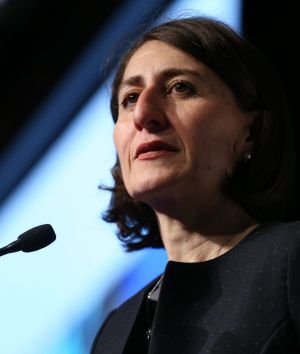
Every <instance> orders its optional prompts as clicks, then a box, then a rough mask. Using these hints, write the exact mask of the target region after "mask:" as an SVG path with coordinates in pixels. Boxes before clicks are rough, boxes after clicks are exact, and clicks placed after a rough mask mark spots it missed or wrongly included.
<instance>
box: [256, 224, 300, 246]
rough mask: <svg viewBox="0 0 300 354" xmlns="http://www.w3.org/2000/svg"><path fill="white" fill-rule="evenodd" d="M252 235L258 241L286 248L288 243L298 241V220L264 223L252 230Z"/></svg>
mask: <svg viewBox="0 0 300 354" xmlns="http://www.w3.org/2000/svg"><path fill="white" fill-rule="evenodd" d="M253 236H254V237H253V239H254V240H256V241H258V242H259V243H262V242H264V243H266V244H268V243H269V244H270V245H271V244H272V245H273V246H274V247H282V246H284V247H283V248H285V249H287V248H288V247H289V245H291V244H294V243H297V242H298V243H299V242H300V221H299V220H296V221H290V222H277V221H275V222H268V223H264V224H262V225H260V226H258V227H257V228H256V229H255V230H254V232H253Z"/></svg>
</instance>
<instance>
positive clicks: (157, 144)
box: [134, 140, 178, 159]
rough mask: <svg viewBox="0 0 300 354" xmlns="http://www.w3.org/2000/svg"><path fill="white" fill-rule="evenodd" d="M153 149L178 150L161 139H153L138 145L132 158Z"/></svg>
mask: <svg viewBox="0 0 300 354" xmlns="http://www.w3.org/2000/svg"><path fill="white" fill-rule="evenodd" d="M154 151H178V149H177V148H175V147H174V146H172V145H170V144H167V143H165V142H163V141H159V140H155V141H151V142H147V143H143V144H141V145H139V146H138V148H137V150H136V153H135V157H134V158H135V159H137V158H138V157H139V156H140V155H142V154H146V153H149V152H154Z"/></svg>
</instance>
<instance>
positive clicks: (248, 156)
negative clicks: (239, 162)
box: [243, 152, 252, 162]
mask: <svg viewBox="0 0 300 354" xmlns="http://www.w3.org/2000/svg"><path fill="white" fill-rule="evenodd" d="M251 158H252V155H251V153H250V152H246V153H245V154H244V156H243V161H244V162H248V161H249V160H250V159H251Z"/></svg>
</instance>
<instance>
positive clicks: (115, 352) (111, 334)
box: [91, 277, 159, 354]
mask: <svg viewBox="0 0 300 354" xmlns="http://www.w3.org/2000/svg"><path fill="white" fill-rule="evenodd" d="M158 279H159V277H157V278H156V279H154V280H153V281H152V282H151V283H149V284H148V285H147V286H145V287H144V288H143V289H142V290H140V291H139V292H138V293H137V294H136V295H134V296H133V297H131V298H130V299H128V300H127V301H125V302H124V303H123V304H122V305H121V306H120V307H118V308H117V309H115V310H113V311H112V312H111V313H110V315H109V316H108V317H107V319H106V321H105V322H104V324H103V325H102V327H101V329H100V331H99V333H98V335H97V337H96V339H95V341H94V344H93V347H92V351H91V354H121V353H123V352H124V349H125V346H126V343H127V340H128V338H129V336H130V333H131V330H132V328H133V326H134V322H135V320H136V318H137V315H138V313H139V310H140V309H141V307H142V304H143V299H144V296H145V293H146V292H147V290H148V289H149V288H151V287H152V286H153V285H154V284H155V283H156V281H157V280H158Z"/></svg>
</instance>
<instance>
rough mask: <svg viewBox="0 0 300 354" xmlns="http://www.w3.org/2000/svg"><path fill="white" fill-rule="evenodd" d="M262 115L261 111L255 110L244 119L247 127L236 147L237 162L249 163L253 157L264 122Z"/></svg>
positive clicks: (244, 128)
mask: <svg viewBox="0 0 300 354" xmlns="http://www.w3.org/2000/svg"><path fill="white" fill-rule="evenodd" d="M262 114H263V112H262V111H261V110H259V111H258V110H255V111H252V112H249V113H247V115H246V116H245V117H244V119H245V125H244V127H243V131H242V134H241V136H240V139H239V142H238V146H237V147H236V155H237V162H247V161H248V160H250V159H251V158H252V157H253V153H254V146H255V143H256V141H257V136H258V132H259V130H260V129H259V127H260V125H261V122H262V119H261V117H262Z"/></svg>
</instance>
